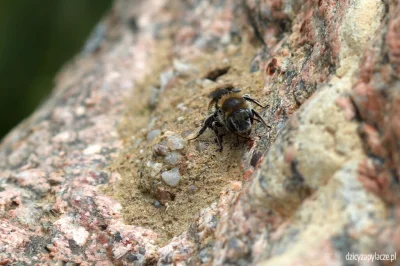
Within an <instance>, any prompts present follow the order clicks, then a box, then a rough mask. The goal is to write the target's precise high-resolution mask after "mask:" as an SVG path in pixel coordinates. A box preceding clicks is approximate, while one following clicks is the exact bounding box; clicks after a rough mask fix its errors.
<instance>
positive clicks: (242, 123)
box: [226, 109, 253, 136]
mask: <svg viewBox="0 0 400 266" xmlns="http://www.w3.org/2000/svg"><path fill="white" fill-rule="evenodd" d="M252 120H253V115H252V113H251V111H250V110H249V109H239V110H236V111H234V112H232V113H231V114H229V116H228V117H227V123H226V125H227V127H228V129H229V130H230V131H231V132H233V133H237V134H239V135H241V136H249V135H250V133H251V124H252Z"/></svg>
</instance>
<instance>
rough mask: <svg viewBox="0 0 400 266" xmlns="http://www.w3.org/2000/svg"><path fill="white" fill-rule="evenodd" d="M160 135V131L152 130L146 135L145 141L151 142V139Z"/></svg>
mask: <svg viewBox="0 0 400 266" xmlns="http://www.w3.org/2000/svg"><path fill="white" fill-rule="evenodd" d="M160 135H161V130H159V129H154V130H152V131H150V132H149V133H148V134H147V137H146V139H147V141H152V140H153V139H155V138H156V137H158V136H160Z"/></svg>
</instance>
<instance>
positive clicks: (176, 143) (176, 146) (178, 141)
mask: <svg viewBox="0 0 400 266" xmlns="http://www.w3.org/2000/svg"><path fill="white" fill-rule="evenodd" d="M167 147H168V148H170V149H171V150H173V151H174V150H181V149H183V147H185V140H184V139H183V138H182V137H181V136H179V135H176V134H175V135H172V136H169V137H168V139H167Z"/></svg>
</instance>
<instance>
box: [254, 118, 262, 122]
mask: <svg viewBox="0 0 400 266" xmlns="http://www.w3.org/2000/svg"><path fill="white" fill-rule="evenodd" d="M253 120H255V121H257V122H258V123H262V122H261V120H260V119H257V118H254V117H253Z"/></svg>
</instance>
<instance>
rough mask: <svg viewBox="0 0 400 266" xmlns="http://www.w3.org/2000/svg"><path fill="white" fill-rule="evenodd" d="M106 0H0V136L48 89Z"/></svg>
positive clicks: (102, 11) (108, 0)
mask: <svg viewBox="0 0 400 266" xmlns="http://www.w3.org/2000/svg"><path fill="white" fill-rule="evenodd" d="M111 2H112V1H111V0H79V1H72V0H58V1H57V0H41V1H31V0H14V1H12V0H7V1H5V0H3V1H0V117H1V123H0V139H1V138H2V137H3V136H4V135H5V134H7V132H8V131H10V129H12V128H13V127H14V126H15V125H16V124H18V123H19V122H20V121H21V120H22V119H24V118H26V117H27V116H29V114H30V113H32V111H33V110H34V109H35V108H36V107H37V106H38V104H39V103H40V102H41V101H42V99H44V98H45V97H46V96H47V95H48V94H49V92H50V90H51V89H52V86H53V78H54V75H55V74H56V73H57V71H58V70H59V69H60V67H61V66H62V65H63V64H64V63H65V62H66V61H67V60H68V59H70V58H71V57H72V56H74V55H75V54H76V53H78V52H79V51H80V49H81V48H82V47H83V45H84V43H85V41H86V39H87V37H88V35H89V34H90V32H91V31H92V29H93V28H94V26H95V25H96V23H97V22H98V21H99V20H100V19H101V18H102V16H103V15H105V13H106V12H107V10H108V9H109V8H110V7H111Z"/></svg>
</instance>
